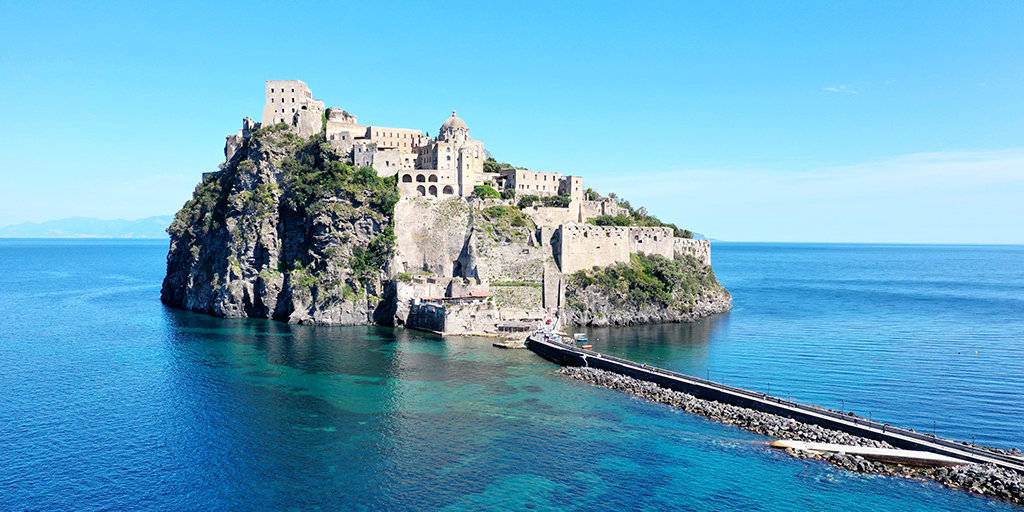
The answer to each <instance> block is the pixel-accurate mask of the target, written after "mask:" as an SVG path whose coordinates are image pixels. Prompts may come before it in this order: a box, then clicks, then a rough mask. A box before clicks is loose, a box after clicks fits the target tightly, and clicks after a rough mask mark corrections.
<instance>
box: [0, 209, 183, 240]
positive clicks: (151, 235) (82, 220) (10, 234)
mask: <svg viewBox="0 0 1024 512" xmlns="http://www.w3.org/2000/svg"><path fill="white" fill-rule="evenodd" d="M172 220H174V216H173V215H156V216H153V217H146V218H144V219H137V220H125V219H113V220H105V219H96V218H92V217H71V218H67V219H58V220H51V221H46V222H40V223H36V222H24V223H21V224H12V225H9V226H3V227H0V238H143V239H163V238H168V235H167V226H169V225H170V224H171V221H172Z"/></svg>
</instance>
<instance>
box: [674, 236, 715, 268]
mask: <svg viewBox="0 0 1024 512" xmlns="http://www.w3.org/2000/svg"><path fill="white" fill-rule="evenodd" d="M673 250H674V252H675V253H677V254H683V255H687V254H688V255H690V256H693V257H695V258H697V259H698V260H700V261H701V263H703V264H705V265H710V264H711V241H710V240H693V239H691V238H676V239H675V240H673Z"/></svg>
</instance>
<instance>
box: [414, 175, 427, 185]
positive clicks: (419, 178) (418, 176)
mask: <svg viewBox="0 0 1024 512" xmlns="http://www.w3.org/2000/svg"><path fill="white" fill-rule="evenodd" d="M425 181H427V179H426V178H425V177H423V175H422V174H417V175H416V183H423V182H425Z"/></svg>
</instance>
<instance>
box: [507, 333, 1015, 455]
mask: <svg viewBox="0 0 1024 512" xmlns="http://www.w3.org/2000/svg"><path fill="white" fill-rule="evenodd" d="M526 347H527V348H529V349H530V350H532V351H533V352H534V353H536V354H537V355H539V356H541V357H543V358H545V359H547V360H549V361H552V362H554V363H556V364H559V365H562V366H589V367H592V368H598V369H601V370H606V371H610V372H614V373H618V374H621V375H626V376H629V377H633V378H634V379H639V380H644V381H648V382H652V383H654V384H657V385H659V386H662V387H665V388H668V389H672V390H675V391H681V392H683V393H688V394H691V395H693V396H696V397H697V398H702V399H704V400H714V401H716V402H721V403H724V404H730V405H735V406H739V407H746V408H748V409H754V410H757V411H761V412H766V413H770V414H775V415H778V416H781V417H783V418H792V419H794V420H796V421H800V422H802V423H807V424H811V425H818V426H821V427H823V428H828V429H832V430H838V431H841V432H846V433H848V434H852V435H856V436H860V437H864V438H867V439H874V440H877V441H885V442H887V443H889V444H890V445H892V446H895V447H897V448H901V449H904V450H919V451H925V452H930V453H935V454H938V455H942V456H945V457H951V458H953V459H958V460H962V461H967V462H973V463H977V464H995V465H997V466H999V467H1002V468H1005V469H1011V470H1013V471H1017V472H1018V473H1024V459H1020V458H1017V457H1011V456H1009V455H1003V454H999V453H994V452H991V451H988V450H983V449H981V448H976V447H974V446H970V445H966V444H962V443H957V442H955V441H950V440H947V439H942V438H939V437H935V436H931V435H927V434H921V433H918V432H912V431H909V430H904V429H901V428H898V427H893V426H891V425H886V424H881V423H878V422H874V421H870V420H866V419H864V418H860V417H855V416H847V415H844V414H840V413H838V412H833V411H829V410H827V409H825V408H823V407H820V406H813V405H806V404H801V403H797V402H791V401H789V400H784V399H781V398H776V397H773V396H768V395H767V394H765V393H758V392H755V391H750V390H748V389H743V388H737V387H733V386H727V385H725V384H718V383H715V382H711V381H708V380H704V379H701V378H698V377H692V376H689V375H684V374H681V373H676V372H673V371H669V370H664V369H661V368H655V367H653V366H649V365H646V364H640V363H636V362H633V361H629V360H626V359H620V358H618V357H613V356H609V355H605V354H601V353H599V352H595V351H593V350H584V349H581V348H579V347H577V346H576V345H575V344H573V343H572V341H571V340H570V341H568V342H566V343H563V342H560V341H557V339H548V337H547V336H545V335H543V334H540V333H534V334H532V335H530V337H529V338H527V340H526Z"/></svg>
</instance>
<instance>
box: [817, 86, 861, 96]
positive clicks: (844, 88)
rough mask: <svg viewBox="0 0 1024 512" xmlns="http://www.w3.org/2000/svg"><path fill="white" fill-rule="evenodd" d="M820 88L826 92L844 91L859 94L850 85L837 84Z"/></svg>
mask: <svg viewBox="0 0 1024 512" xmlns="http://www.w3.org/2000/svg"><path fill="white" fill-rule="evenodd" d="M822 90H825V91H828V92H845V93H849V94H859V93H858V92H857V91H856V90H855V89H854V88H853V86H852V85H837V86H835V87H822Z"/></svg>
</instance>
